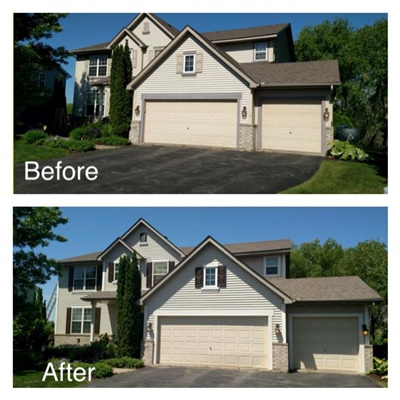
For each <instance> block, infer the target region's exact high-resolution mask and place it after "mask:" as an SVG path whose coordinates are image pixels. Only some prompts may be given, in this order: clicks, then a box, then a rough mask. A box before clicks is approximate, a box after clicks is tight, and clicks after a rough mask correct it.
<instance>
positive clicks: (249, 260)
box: [237, 254, 286, 276]
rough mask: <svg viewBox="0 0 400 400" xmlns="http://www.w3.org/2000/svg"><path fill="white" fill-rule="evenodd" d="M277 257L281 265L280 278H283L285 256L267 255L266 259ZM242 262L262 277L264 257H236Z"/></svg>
mask: <svg viewBox="0 0 400 400" xmlns="http://www.w3.org/2000/svg"><path fill="white" fill-rule="evenodd" d="M275 256H277V257H279V259H280V261H279V262H280V263H281V276H285V273H286V257H285V255H279V254H268V257H275ZM237 258H238V259H239V260H241V261H243V262H244V263H245V264H246V265H248V266H249V267H250V268H252V269H253V270H254V271H255V272H257V274H259V275H261V276H264V258H265V256H242V257H237Z"/></svg>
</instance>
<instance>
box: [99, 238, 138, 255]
mask: <svg viewBox="0 0 400 400" xmlns="http://www.w3.org/2000/svg"><path fill="white" fill-rule="evenodd" d="M117 245H122V246H123V247H125V248H126V250H128V251H129V252H131V253H133V252H135V253H136V256H137V258H138V260H141V259H143V257H142V256H141V255H140V254H139V253H138V252H137V251H135V250H134V249H133V248H132V247H131V246H129V244H128V243H126V242H124V240H122V239H121V238H117V239H115V240H114V242H112V243H111V244H110V245H109V246H108V247H107V248H106V249H105V250H104V251H102V252H101V253H100V254H99V255H98V256H97V259H98V260H101V259H102V258H103V257H104V256H105V255H106V254H107V253H109V252H110V251H111V250H112V249H113V248H114V247H115V246H117Z"/></svg>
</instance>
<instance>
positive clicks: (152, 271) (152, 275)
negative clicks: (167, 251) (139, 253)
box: [151, 259, 169, 287]
mask: <svg viewBox="0 0 400 400" xmlns="http://www.w3.org/2000/svg"><path fill="white" fill-rule="evenodd" d="M157 262H159V263H166V264H167V272H166V273H165V274H164V275H161V274H157V275H156V274H155V273H154V271H155V265H154V263H157ZM151 263H152V268H151V284H152V285H151V286H152V287H153V286H154V285H156V284H157V283H158V282H160V280H161V279H163V278H164V276H165V275H168V273H169V260H165V259H164V260H152V262H151ZM154 276H161V278H160V280H159V281H157V282H154Z"/></svg>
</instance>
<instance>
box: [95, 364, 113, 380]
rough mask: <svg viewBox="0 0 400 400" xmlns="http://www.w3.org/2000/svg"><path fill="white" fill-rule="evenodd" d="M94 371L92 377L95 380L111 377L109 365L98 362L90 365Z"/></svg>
mask: <svg viewBox="0 0 400 400" xmlns="http://www.w3.org/2000/svg"><path fill="white" fill-rule="evenodd" d="M92 367H95V368H96V369H95V370H94V371H93V377H94V378H97V379H102V378H108V377H109V376H112V375H113V369H112V367H111V365H107V364H106V363H103V362H98V363H95V364H93V365H92Z"/></svg>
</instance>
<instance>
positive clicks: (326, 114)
mask: <svg viewBox="0 0 400 400" xmlns="http://www.w3.org/2000/svg"><path fill="white" fill-rule="evenodd" d="M324 121H325V122H328V121H329V111H328V107H325V112H324Z"/></svg>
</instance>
